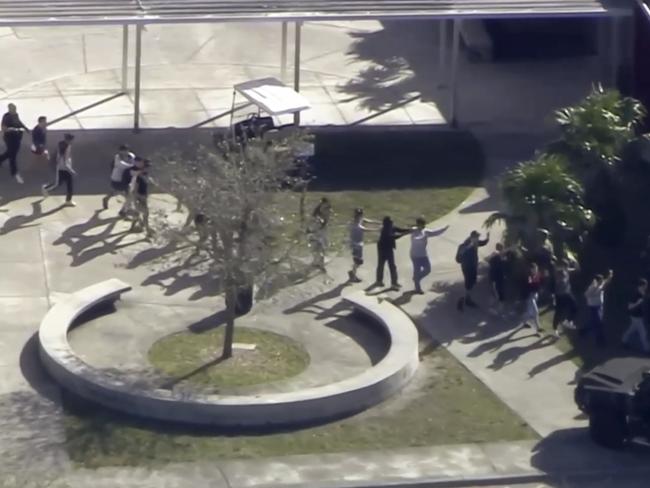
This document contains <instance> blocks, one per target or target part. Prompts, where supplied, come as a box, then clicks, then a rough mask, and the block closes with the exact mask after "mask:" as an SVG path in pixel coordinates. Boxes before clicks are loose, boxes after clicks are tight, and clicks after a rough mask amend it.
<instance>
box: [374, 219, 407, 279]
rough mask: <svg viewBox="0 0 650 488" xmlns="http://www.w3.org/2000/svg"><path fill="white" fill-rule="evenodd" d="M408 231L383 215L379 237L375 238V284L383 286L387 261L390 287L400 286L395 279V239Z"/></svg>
mask: <svg viewBox="0 0 650 488" xmlns="http://www.w3.org/2000/svg"><path fill="white" fill-rule="evenodd" d="M409 232H411V230H410V229H401V228H399V227H395V225H394V224H393V220H392V219H391V218H390V217H388V216H386V217H384V220H383V221H382V226H381V231H380V234H379V239H378V240H377V281H376V282H375V285H376V286H384V268H385V267H386V263H388V271H389V272H390V283H391V289H393V290H397V289H399V288H400V286H401V285H400V284H399V281H398V279H397V267H396V266H395V247H396V246H395V240H396V239H397V238H399V237H401V236H403V235H405V234H408V233H409Z"/></svg>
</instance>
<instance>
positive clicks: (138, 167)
mask: <svg viewBox="0 0 650 488" xmlns="http://www.w3.org/2000/svg"><path fill="white" fill-rule="evenodd" d="M150 166H151V164H150V162H149V161H148V160H146V159H143V158H140V157H135V158H134V167H133V168H132V169H131V170H129V172H130V173H131V183H130V185H129V193H130V194H131V199H132V201H133V205H134V208H135V218H134V219H133V223H132V224H131V229H130V231H131V232H141V231H142V230H144V231H145V232H146V233H147V236H151V235H152V232H151V228H150V227H149V205H148V202H147V199H148V197H149V176H148V168H149V167H150Z"/></svg>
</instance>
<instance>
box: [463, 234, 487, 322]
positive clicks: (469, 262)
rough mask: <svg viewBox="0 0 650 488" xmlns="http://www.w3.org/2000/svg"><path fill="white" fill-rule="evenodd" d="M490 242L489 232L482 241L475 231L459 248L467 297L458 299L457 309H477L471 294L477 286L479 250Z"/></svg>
mask: <svg viewBox="0 0 650 488" xmlns="http://www.w3.org/2000/svg"><path fill="white" fill-rule="evenodd" d="M488 242H490V233H489V232H488V234H487V236H486V237H485V239H483V240H481V234H480V233H479V232H478V231H475V230H473V231H472V232H471V233H470V235H469V237H468V238H467V239H465V241H464V242H463V243H462V244H461V245H460V246H458V250H457V251H456V262H457V263H459V264H460V269H461V271H462V273H463V280H464V282H465V295H464V296H462V297H460V298H459V299H458V303H457V305H456V307H457V308H458V310H461V311H462V310H463V308H464V307H465V305H467V306H468V307H477V305H476V302H474V300H472V297H471V295H470V293H471V292H472V289H473V288H474V285H476V279H477V277H478V248H479V247H483V246H485V245H486V244H487V243H488Z"/></svg>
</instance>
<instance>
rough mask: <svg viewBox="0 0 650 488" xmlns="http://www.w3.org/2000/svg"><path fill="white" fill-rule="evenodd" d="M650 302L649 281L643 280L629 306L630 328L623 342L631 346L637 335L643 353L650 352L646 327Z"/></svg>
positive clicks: (624, 335)
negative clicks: (646, 314) (646, 313)
mask: <svg viewBox="0 0 650 488" xmlns="http://www.w3.org/2000/svg"><path fill="white" fill-rule="evenodd" d="M647 301H648V281H647V280H646V279H645V278H641V279H640V280H639V281H638V283H637V286H636V290H635V292H634V294H633V295H632V297H631V299H630V301H629V303H628V305H627V313H628V315H629V316H630V326H629V327H628V328H627V330H626V331H625V333H624V334H623V337H622V338H621V342H622V343H623V344H624V345H626V346H629V345H630V340H631V339H632V337H633V336H635V335H637V336H638V337H639V341H640V342H641V348H642V350H643V352H645V353H647V352H650V343H648V331H647V330H646V328H645V326H646V324H645V312H646V308H647V303H646V302H647Z"/></svg>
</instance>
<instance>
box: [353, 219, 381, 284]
mask: <svg viewBox="0 0 650 488" xmlns="http://www.w3.org/2000/svg"><path fill="white" fill-rule="evenodd" d="M365 224H379V222H377V221H375V220H370V219H366V218H364V217H363V209H362V208H357V209H355V210H354V216H353V218H352V223H351V224H350V250H351V251H352V269H351V270H350V271H348V278H349V279H350V281H351V282H352V283H360V282H361V279H360V278H359V277H358V276H357V270H358V269H359V266H361V265H362V264H363V235H364V232H365V231H367V230H370V231H378V230H379V227H367V226H366V225H365Z"/></svg>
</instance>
